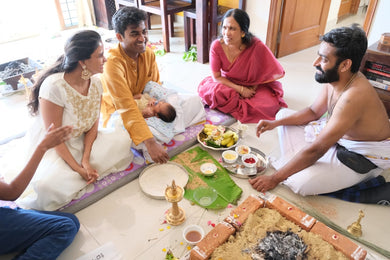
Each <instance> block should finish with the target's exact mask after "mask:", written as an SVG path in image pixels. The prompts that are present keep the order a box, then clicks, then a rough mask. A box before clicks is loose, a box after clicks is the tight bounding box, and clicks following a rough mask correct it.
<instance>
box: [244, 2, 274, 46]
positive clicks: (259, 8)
mask: <svg viewBox="0 0 390 260" xmlns="http://www.w3.org/2000/svg"><path fill="white" fill-rule="evenodd" d="M270 5H271V0H247V1H246V8H245V10H246V12H247V13H248V15H249V17H250V20H251V24H250V27H249V31H250V32H251V33H253V34H254V35H256V36H257V37H258V38H260V40H261V41H263V42H265V41H266V38H267V28H268V19H269V9H270Z"/></svg>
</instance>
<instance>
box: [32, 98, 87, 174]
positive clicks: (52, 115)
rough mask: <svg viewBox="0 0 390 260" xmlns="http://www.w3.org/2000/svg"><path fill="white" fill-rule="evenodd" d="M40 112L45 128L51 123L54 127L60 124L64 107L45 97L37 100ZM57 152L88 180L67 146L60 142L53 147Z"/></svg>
mask: <svg viewBox="0 0 390 260" xmlns="http://www.w3.org/2000/svg"><path fill="white" fill-rule="evenodd" d="M39 106H40V112H41V115H42V118H43V121H44V123H45V126H46V128H47V127H49V125H50V124H51V123H53V124H54V127H60V126H62V116H63V111H64V108H63V107H61V106H58V105H56V104H54V103H52V102H50V101H48V100H46V99H43V98H41V99H40V100H39ZM55 150H56V152H57V154H58V155H59V156H60V157H61V158H62V159H63V160H64V161H65V162H66V163H67V164H68V165H69V166H70V167H71V168H72V169H73V170H74V171H76V172H78V173H79V174H80V175H81V176H82V177H83V178H84V179H85V180H87V181H88V177H87V172H86V170H85V169H84V168H83V167H82V166H81V165H80V164H79V163H78V162H77V161H76V160H75V159H74V157H73V155H72V154H71V153H70V151H69V149H68V147H67V146H66V145H65V144H64V143H62V144H60V145H58V146H56V147H55Z"/></svg>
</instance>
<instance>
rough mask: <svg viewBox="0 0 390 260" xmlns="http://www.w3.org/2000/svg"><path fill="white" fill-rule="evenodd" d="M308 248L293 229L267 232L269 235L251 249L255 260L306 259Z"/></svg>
mask: <svg viewBox="0 0 390 260" xmlns="http://www.w3.org/2000/svg"><path fill="white" fill-rule="evenodd" d="M306 248H307V245H306V244H305V243H304V242H303V241H302V239H301V238H300V237H299V236H298V235H297V234H295V233H293V232H291V231H287V232H282V231H274V232H267V236H266V237H265V238H263V239H262V240H260V241H259V244H257V245H256V246H255V247H254V248H253V249H252V250H251V252H252V254H251V257H252V259H253V260H260V259H266V260H271V259H278V260H293V259H306V254H305V250H306Z"/></svg>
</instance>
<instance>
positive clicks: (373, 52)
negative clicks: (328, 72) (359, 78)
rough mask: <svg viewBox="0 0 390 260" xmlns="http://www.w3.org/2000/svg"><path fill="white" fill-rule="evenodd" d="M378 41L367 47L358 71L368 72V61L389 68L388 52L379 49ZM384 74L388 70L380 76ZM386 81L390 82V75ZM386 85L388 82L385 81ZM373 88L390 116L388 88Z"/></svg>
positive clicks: (384, 75) (386, 73) (389, 93)
mask: <svg viewBox="0 0 390 260" xmlns="http://www.w3.org/2000/svg"><path fill="white" fill-rule="evenodd" d="M378 43H379V41H378V42H376V43H374V44H373V45H371V46H370V47H368V49H367V52H366V54H365V56H364V58H363V60H362V63H361V66H360V71H361V72H363V73H364V74H367V73H368V72H367V69H368V70H369V64H370V63H376V64H382V65H385V66H386V67H388V68H390V53H389V52H384V51H381V50H379V49H378ZM386 75H390V72H387V71H385V74H382V75H380V76H383V77H386ZM388 81H389V82H390V77H388ZM385 84H386V83H385ZM387 85H390V84H389V83H387ZM375 90H376V91H377V93H378V95H379V97H380V99H381V100H382V102H383V104H384V105H385V107H386V111H387V114H388V116H389V118H390V89H387V90H384V89H380V88H375Z"/></svg>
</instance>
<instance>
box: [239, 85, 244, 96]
mask: <svg viewBox="0 0 390 260" xmlns="http://www.w3.org/2000/svg"><path fill="white" fill-rule="evenodd" d="M243 92H244V87H243V86H241V91H240V94H241V95H242V93H243Z"/></svg>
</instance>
